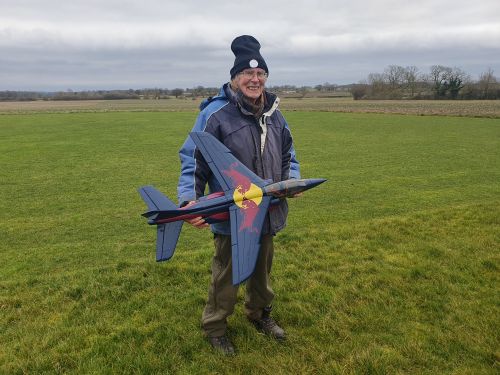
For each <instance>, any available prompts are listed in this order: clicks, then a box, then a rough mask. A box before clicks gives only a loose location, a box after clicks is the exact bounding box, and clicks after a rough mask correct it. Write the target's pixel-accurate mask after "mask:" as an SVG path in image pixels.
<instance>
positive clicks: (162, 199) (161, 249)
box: [139, 186, 184, 262]
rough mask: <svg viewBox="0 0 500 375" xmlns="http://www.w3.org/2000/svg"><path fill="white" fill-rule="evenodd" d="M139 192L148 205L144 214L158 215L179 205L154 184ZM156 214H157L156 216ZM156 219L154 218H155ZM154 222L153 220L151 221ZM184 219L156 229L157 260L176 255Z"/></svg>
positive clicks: (161, 225)
mask: <svg viewBox="0 0 500 375" xmlns="http://www.w3.org/2000/svg"><path fill="white" fill-rule="evenodd" d="M139 194H140V195H141V197H142V199H143V200H144V202H146V204H147V205H148V212H146V213H144V214H143V216H145V217H148V218H152V217H153V216H154V217H156V216H157V214H158V213H159V211H166V210H176V209H177V208H178V207H177V206H176V205H175V204H174V203H173V202H172V201H171V200H170V199H168V198H167V197H166V196H165V195H163V194H162V193H161V192H160V191H158V190H156V189H155V188H154V187H152V186H143V187H141V188H139ZM155 215H156V216H155ZM153 219H154V218H153ZM151 223H152V222H151ZM183 223H184V222H183V221H176V222H173V223H168V224H160V225H158V226H157V229H156V261H157V262H161V261H163V260H168V259H170V258H172V255H174V251H175V247H176V245H177V240H178V239H179V235H180V233H181V228H182V224H183Z"/></svg>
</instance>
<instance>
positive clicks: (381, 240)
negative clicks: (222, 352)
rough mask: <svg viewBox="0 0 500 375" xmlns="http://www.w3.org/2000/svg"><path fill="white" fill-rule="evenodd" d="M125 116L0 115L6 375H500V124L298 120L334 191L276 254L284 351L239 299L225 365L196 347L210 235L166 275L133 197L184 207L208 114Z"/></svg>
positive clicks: (312, 199)
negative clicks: (198, 123) (195, 131)
mask: <svg viewBox="0 0 500 375" xmlns="http://www.w3.org/2000/svg"><path fill="white" fill-rule="evenodd" d="M294 100H297V101H299V99H294ZM165 102H169V101H168V100H165ZM193 102H194V101H193ZM303 102H305V99H303ZM117 103H118V102H117ZM352 103H354V102H352ZM356 103H357V102H356ZM415 103H417V104H418V103H420V102H415ZM460 103H465V102H460ZM1 104H2V106H3V105H4V104H5V103H1ZM112 104H114V102H113V103H112ZM381 104H383V103H381ZM103 105H104V104H103ZM106 105H107V103H106ZM283 107H284V108H285V109H286V108H287V107H286V101H284V102H283ZM1 108H2V109H1V110H0V111H3V110H4V109H5V107H1ZM19 108H20V107H19ZM193 108H194V107H193ZM25 109H26V108H22V109H21V110H20V111H21V112H24V111H25ZM108 109H109V112H106V110H108ZM123 109H124V108H122V107H117V108H107V109H103V108H98V109H95V108H87V110H89V111H94V110H96V113H89V112H82V111H81V110H82V108H72V109H68V108H67V109H64V110H60V109H59V108H58V109H57V110H56V111H55V112H58V113H48V112H44V111H46V110H47V109H43V110H41V111H39V110H38V109H37V110H36V111H35V112H36V113H24V114H3V115H0V181H1V183H0V194H1V197H2V199H1V200H0V215H1V220H0V238H1V241H0V373H40V372H50V373H59V372H73V373H102V372H104V373H131V372H136V373H257V372H258V373H264V374H281V373H324V374H332V373H333V374H335V373H339V374H359V373H368V374H369V373H405V374H425V373H428V374H437V373H439V374H444V373H454V374H461V373H470V374H490V373H491V374H493V373H497V372H498V370H499V357H500V352H499V349H498V348H499V347H500V345H499V344H500V342H499V341H500V340H499V335H498V332H500V327H499V319H498V317H499V316H500V314H499V313H500V309H499V302H500V301H499V294H498V290H499V267H500V261H499V248H500V235H499V233H500V232H499V224H500V184H499V181H500V168H499V165H500V151H499V150H500V120H499V119H495V118H493V119H491V118H470V117H452V116H412V115H396V114H369V113H332V112H318V111H299V110H297V111H293V112H292V111H288V112H287V111H286V110H285V116H286V118H287V120H288V122H289V123H290V126H291V128H292V132H293V135H294V140H295V146H296V149H297V154H298V158H299V160H300V162H301V169H302V176H303V177H304V178H315V177H319V178H327V179H328V182H326V183H324V184H322V185H321V186H319V187H318V188H316V189H313V190H310V191H308V192H306V193H304V195H303V196H302V197H300V198H297V199H293V200H289V203H290V215H289V221H288V226H287V228H286V229H285V230H284V231H283V232H281V233H279V234H278V236H277V237H276V242H275V243H276V249H275V259H274V265H273V273H272V279H273V287H274V291H275V293H276V300H275V303H274V311H273V315H274V317H275V318H276V319H277V320H278V321H279V322H280V323H281V325H282V326H283V327H285V328H286V330H287V332H288V335H289V340H288V341H287V342H286V343H284V344H279V343H276V342H274V341H272V340H270V339H268V338H267V337H264V336H262V335H260V334H258V333H257V332H255V331H254V329H253V328H252V327H251V326H250V324H249V323H248V322H247V321H246V319H245V317H244V314H243V309H242V302H243V291H244V288H242V289H241V290H240V293H241V294H240V304H239V305H238V306H237V308H236V311H235V313H234V315H233V316H232V317H231V318H230V319H229V325H230V327H231V328H230V330H229V336H230V338H231V339H232V340H233V342H234V344H235V346H236V347H237V351H238V355H237V356H236V357H234V358H230V359H228V358H223V357H221V356H219V355H216V354H214V353H213V352H212V351H211V349H210V347H209V345H208V344H207V343H206V342H205V340H204V338H203V336H202V333H201V331H200V329H199V320H200V316H201V311H202V309H203V306H204V302H205V298H206V293H207V287H208V283H209V280H210V261H211V258H212V253H213V245H212V238H211V235H210V232H209V231H208V230H195V229H193V228H190V227H188V226H187V225H186V226H185V227H184V228H183V231H182V233H181V237H180V240H179V244H178V247H177V251H176V254H175V255H174V257H173V258H172V259H171V260H170V261H169V262H167V263H160V264H159V263H155V261H154V246H155V230H154V228H152V227H149V226H148V225H147V224H146V222H145V220H144V219H143V218H142V217H141V216H140V214H141V213H142V212H143V211H144V209H145V207H144V205H143V202H142V200H141V198H140V197H139V195H138V194H137V192H136V189H137V188H138V187H139V186H142V185H146V184H152V185H154V186H155V187H157V188H159V189H160V190H162V191H163V192H164V193H166V194H167V195H168V196H170V197H172V198H174V199H175V197H176V184H177V177H178V173H179V162H178V156H177V151H178V149H179V148H180V146H181V144H182V142H183V141H184V139H185V137H186V135H187V133H188V132H189V130H190V129H191V126H192V124H193V122H194V119H195V117H196V113H195V111H194V110H191V109H190V110H188V111H185V112H178V111H177V112H167V111H164V109H159V108H142V109H138V110H140V112H134V110H136V108H134V107H127V111H123ZM296 109H298V108H296ZM49 110H51V109H49ZM66 110H68V111H69V112H72V111H74V113H64V111H66ZM114 110H122V111H114ZM26 112H27V111H26ZM474 116H475V114H474ZM493 117H494V116H493Z"/></svg>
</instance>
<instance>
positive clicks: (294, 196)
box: [290, 192, 304, 198]
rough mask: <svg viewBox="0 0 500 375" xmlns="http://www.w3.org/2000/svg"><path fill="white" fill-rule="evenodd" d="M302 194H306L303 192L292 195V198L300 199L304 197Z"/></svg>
mask: <svg viewBox="0 0 500 375" xmlns="http://www.w3.org/2000/svg"><path fill="white" fill-rule="evenodd" d="M302 194H304V193H302V192H300V193H295V194H294V195H292V196H291V197H290V198H298V197H301V196H302Z"/></svg>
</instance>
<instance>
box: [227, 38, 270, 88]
mask: <svg viewBox="0 0 500 375" xmlns="http://www.w3.org/2000/svg"><path fill="white" fill-rule="evenodd" d="M231 50H232V51H233V53H234V56H235V57H236V58H235V59H234V66H233V67H232V68H231V71H230V73H231V79H232V78H234V76H236V74H238V73H239V72H241V71H242V70H244V69H248V68H261V69H264V70H265V71H266V73H268V74H269V69H267V65H266V62H265V61H264V58H263V57H262V56H261V54H260V52H259V51H260V43H259V42H258V41H257V39H255V38H254V37H253V36H250V35H241V36H239V37H237V38H235V39H234V40H233V42H232V43H231Z"/></svg>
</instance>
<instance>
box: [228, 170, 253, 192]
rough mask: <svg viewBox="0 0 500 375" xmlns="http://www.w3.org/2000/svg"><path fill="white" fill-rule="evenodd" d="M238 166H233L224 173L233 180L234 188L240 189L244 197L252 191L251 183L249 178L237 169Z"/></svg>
mask: <svg viewBox="0 0 500 375" xmlns="http://www.w3.org/2000/svg"><path fill="white" fill-rule="evenodd" d="M238 165H239V164H238V163H233V164H231V165H230V169H229V170H225V171H223V173H224V174H225V175H226V176H229V177H230V178H231V180H233V186H237V187H238V188H240V193H241V194H242V195H244V194H245V193H246V192H247V191H248V190H249V189H250V184H251V181H250V179H249V178H248V177H247V176H245V175H244V174H242V173H240V172H238V171H237V170H236V169H235V167H237V166H238Z"/></svg>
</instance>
